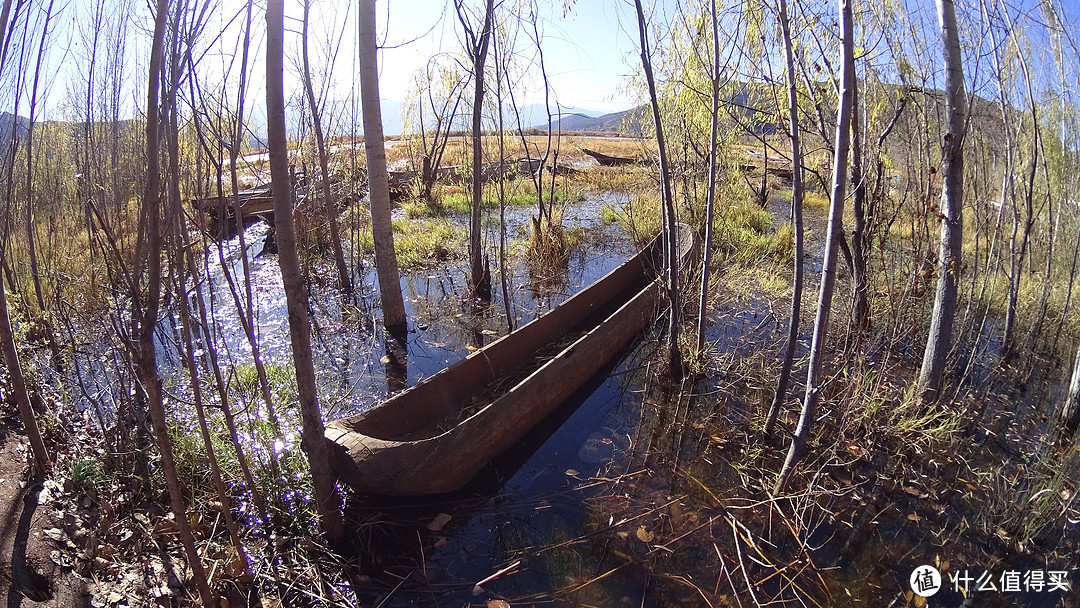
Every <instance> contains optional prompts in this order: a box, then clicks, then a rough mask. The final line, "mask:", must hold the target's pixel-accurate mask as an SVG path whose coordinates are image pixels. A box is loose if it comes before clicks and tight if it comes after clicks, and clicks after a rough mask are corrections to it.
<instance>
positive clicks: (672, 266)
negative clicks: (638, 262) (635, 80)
mask: <svg viewBox="0 0 1080 608" xmlns="http://www.w3.org/2000/svg"><path fill="white" fill-rule="evenodd" d="M634 7H635V8H636V9H637V21H638V38H639V41H640V44H641V66H642V68H643V69H644V71H645V80H646V82H647V84H648V86H649V100H650V105H651V106H652V114H653V123H654V124H655V125H656V145H657V149H658V152H659V155H660V185H661V197H662V202H661V204H662V207H663V213H664V257H665V259H666V260H667V268H666V273H667V277H666V279H667V280H666V282H667V286H666V287H667V297H668V306H669V307H670V309H671V310H670V314H669V315H668V331H667V341H666V343H665V345H664V364H665V366H666V367H667V370H666V372H667V374H668V375H670V376H671V377H672V378H675V379H679V378H682V375H683V366H682V353H681V352H680V351H679V316H680V315H679V312H680V308H679V269H678V266H677V264H676V255H677V254H676V251H675V250H676V247H677V245H676V244H675V204H674V201H673V200H672V198H671V175H670V173H669V172H668V158H667V145H666V142H665V141H664V126H663V122H662V121H661V117H660V100H659V99H658V98H657V96H656V81H655V80H654V79H653V70H652V61H651V54H652V53H651V52H650V50H649V40H648V36H647V29H646V27H647V26H646V24H645V11H644V9H643V8H642V7H641V0H634Z"/></svg>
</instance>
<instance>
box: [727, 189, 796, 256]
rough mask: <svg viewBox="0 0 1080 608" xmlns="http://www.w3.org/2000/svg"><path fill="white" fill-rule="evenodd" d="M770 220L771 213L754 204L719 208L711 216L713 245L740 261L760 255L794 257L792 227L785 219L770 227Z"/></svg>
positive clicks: (771, 217)
mask: <svg viewBox="0 0 1080 608" xmlns="http://www.w3.org/2000/svg"><path fill="white" fill-rule="evenodd" d="M774 222H775V219H774V218H773V215H772V214H771V213H769V212H768V211H765V210H764V209H762V208H761V207H758V206H757V205H753V204H741V205H733V206H731V207H726V208H723V209H721V210H720V213H718V214H717V215H716V216H715V217H714V218H713V239H714V240H713V246H714V247H716V249H717V251H719V252H720V253H721V254H722V255H725V256H727V257H729V258H731V259H734V260H735V261H737V262H738V263H740V264H743V265H748V266H754V265H757V264H758V263H759V262H760V261H761V260H764V259H767V260H771V261H772V262H775V263H780V264H789V263H791V262H793V261H794V259H795V229H794V228H793V227H792V226H791V224H789V223H784V224H781V225H780V226H778V227H776V228H775V229H773V223H774Z"/></svg>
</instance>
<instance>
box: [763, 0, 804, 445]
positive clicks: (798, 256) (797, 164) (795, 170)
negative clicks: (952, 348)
mask: <svg viewBox="0 0 1080 608" xmlns="http://www.w3.org/2000/svg"><path fill="white" fill-rule="evenodd" d="M777 18H778V19H779V21H780V33H781V35H782V37H783V40H784V69H785V72H786V76H787V94H788V99H787V102H788V129H789V132H788V137H789V138H790V139H791V223H792V226H793V227H794V229H795V267H794V277H793V278H792V289H791V317H790V318H789V319H788V334H787V347H786V348H785V349H784V360H783V361H782V362H781V364H780V377H779V378H778V379H777V382H776V393H775V394H774V395H773V401H772V405H770V406H769V413H768V415H767V416H766V417H765V434H766V435H769V434H771V433H772V429H773V424H774V423H775V422H776V417H777V416H778V415H779V413H780V410H781V408H783V407H784V402H785V401H786V400H787V393H788V383H789V382H790V380H791V368H792V366H793V365H794V362H795V347H796V345H797V344H798V340H799V316H800V315H801V314H802V292H803V217H802V203H803V168H802V134H801V132H800V130H799V96H798V87H799V82H798V75H797V74H796V73H795V49H794V47H795V45H794V44H793V43H792V40H791V23H790V19H789V17H788V7H787V0H779V2H778V6H777Z"/></svg>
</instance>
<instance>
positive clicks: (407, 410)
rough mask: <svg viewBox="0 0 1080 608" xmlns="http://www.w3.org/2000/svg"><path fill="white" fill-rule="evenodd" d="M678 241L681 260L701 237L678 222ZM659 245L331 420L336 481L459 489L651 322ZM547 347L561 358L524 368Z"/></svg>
mask: <svg viewBox="0 0 1080 608" xmlns="http://www.w3.org/2000/svg"><path fill="white" fill-rule="evenodd" d="M676 240H677V244H678V251H679V257H680V260H681V261H680V264H686V263H688V262H689V260H691V259H692V257H693V256H694V255H695V254H696V247H697V236H696V234H695V233H694V231H693V230H692V229H691V228H690V227H688V226H685V225H680V229H679V231H678V237H677V239H676ZM662 250H663V247H662V244H661V240H660V238H659V237H658V238H657V239H656V240H655V241H653V243H652V244H651V245H649V246H648V247H646V248H645V249H644V250H642V251H641V252H639V253H638V254H637V255H635V256H634V257H632V258H631V259H629V260H628V261H626V262H625V263H623V264H622V265H621V266H619V267H618V268H616V269H615V270H612V271H611V272H609V273H608V274H607V275H605V276H604V277H603V278H601V279H599V280H597V281H596V282H595V283H593V284H592V285H590V286H589V287H587V288H585V289H584V290H582V291H581V292H579V293H577V294H576V295H574V296H573V297H571V298H569V299H568V300H566V301H565V302H563V303H562V304H560V305H559V306H557V307H556V308H554V309H552V310H551V311H549V312H548V313H546V314H544V315H542V316H540V317H538V318H536V319H534V320H533V321H531V322H529V323H527V324H526V325H523V326H521V327H520V328H518V329H517V330H515V331H513V332H511V333H510V334H507V335H506V336H504V337H502V338H500V339H498V340H496V341H494V342H492V343H491V344H489V345H487V346H485V347H483V348H481V349H480V350H477V351H476V352H473V353H471V354H470V355H469V356H468V357H466V358H464V359H462V360H461V361H458V362H457V363H454V364H453V365H451V366H449V367H447V368H446V369H444V370H442V371H440V372H439V373H437V374H435V375H433V376H431V377H429V378H426V379H425V380H423V381H421V382H419V383H417V384H416V385H415V386H413V387H412V388H409V389H407V390H405V391H402V392H401V393H398V394H397V395H394V396H393V397H391V398H389V399H387V400H386V401H384V402H383V403H381V404H379V405H377V406H374V407H372V408H370V409H368V410H366V411H364V412H362V413H360V414H357V415H355V416H350V417H347V418H342V419H340V420H335V421H333V422H331V423H329V424H328V425H327V427H326V438H327V440H328V442H329V445H330V448H331V449H330V453H331V466H332V467H333V468H334V470H335V471H336V472H337V474H338V477H339V478H340V479H341V480H342V481H344V482H345V483H347V484H348V485H350V486H352V487H353V488H354V489H356V490H358V491H361V492H366V493H370V494H379V495H394V496H402V495H420V494H441V493H445V492H452V491H454V490H457V489H459V488H461V487H462V486H463V485H465V484H466V483H467V482H468V481H469V480H470V479H472V478H473V477H474V476H475V475H476V474H477V473H478V472H479V471H480V470H481V469H482V468H483V467H484V465H486V464H487V463H488V462H489V461H490V460H491V459H492V458H494V457H495V456H497V455H499V454H500V453H502V452H503V451H505V450H506V449H507V448H509V447H510V446H512V445H514V444H515V443H516V442H518V441H519V440H520V439H521V438H522V437H523V436H524V435H525V434H527V433H528V432H529V431H530V430H531V429H532V428H533V427H534V426H536V425H537V424H538V423H539V422H541V421H542V420H543V419H544V418H546V417H547V416H548V415H549V414H550V413H551V412H552V411H554V410H555V409H556V408H557V407H558V406H559V405H560V404H561V403H562V402H563V401H565V400H566V399H567V398H568V397H570V396H571V395H572V394H573V393H574V392H575V391H576V390H577V389H578V388H579V387H580V386H582V385H583V384H584V383H585V382H586V381H588V380H589V378H590V377H592V376H593V375H594V374H595V373H596V372H597V370H599V369H601V368H602V367H603V366H604V365H605V364H606V363H608V362H609V361H610V360H611V359H612V358H613V357H614V356H615V355H616V354H617V353H618V352H619V351H620V350H621V349H622V348H623V347H624V346H626V345H627V343H629V342H630V341H631V340H632V339H634V338H635V337H636V336H637V335H638V334H639V333H640V332H641V331H642V329H643V328H644V327H645V326H646V325H647V324H649V323H651V322H652V320H653V319H654V318H655V315H656V311H657V307H658V305H659V304H660V303H661V301H662V300H663V298H664V296H663V289H662V286H661V284H660V283H659V282H658V281H656V280H654V277H655V276H656V269H657V268H658V267H659V266H660V262H661V261H662V257H663V256H662V254H661V252H662ZM563 344H565V346H561V345H563ZM553 346H554V348H553ZM544 350H556V351H557V354H555V355H554V356H553V357H551V358H549V359H546V360H545V361H544V362H542V364H540V365H539V367H538V368H536V369H529V368H528V366H529V365H530V364H535V363H534V362H535V360H536V358H537V353H538V352H541V351H544ZM523 367H524V368H525V369H522V368H523ZM507 377H512V378H522V379H521V380H519V381H517V382H516V383H513V386H512V387H511V388H510V389H509V390H507V391H505V392H502V393H500V394H497V395H492V396H485V395H487V393H488V392H490V391H491V385H493V384H498V383H500V381H503V382H502V383H504V384H511V383H507V382H505V380H506V378H507Z"/></svg>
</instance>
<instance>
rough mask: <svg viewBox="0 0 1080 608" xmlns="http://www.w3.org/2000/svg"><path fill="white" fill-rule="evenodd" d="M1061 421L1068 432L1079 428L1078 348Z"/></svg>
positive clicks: (1079, 350)
mask: <svg viewBox="0 0 1080 608" xmlns="http://www.w3.org/2000/svg"><path fill="white" fill-rule="evenodd" d="M1062 421H1063V422H1064V424H1065V428H1066V430H1067V431H1068V432H1069V433H1070V434H1071V433H1075V432H1076V429H1077V428H1080V349H1078V350H1077V351H1076V359H1075V360H1074V361H1073V371H1072V378H1071V379H1070V380H1069V392H1068V395H1067V396H1066V400H1065V407H1064V408H1063V409H1062Z"/></svg>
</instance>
